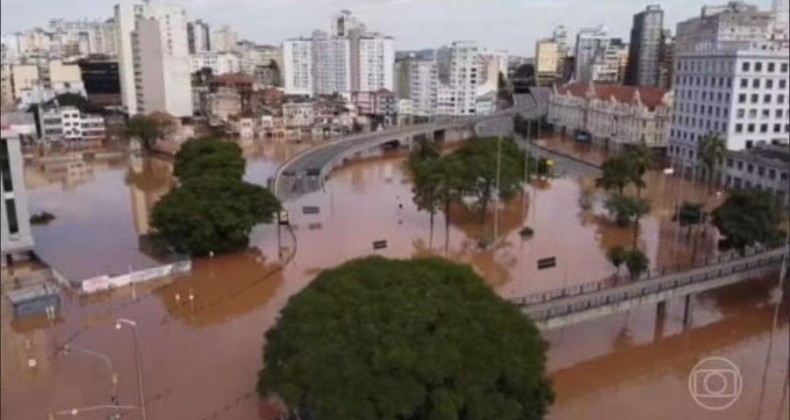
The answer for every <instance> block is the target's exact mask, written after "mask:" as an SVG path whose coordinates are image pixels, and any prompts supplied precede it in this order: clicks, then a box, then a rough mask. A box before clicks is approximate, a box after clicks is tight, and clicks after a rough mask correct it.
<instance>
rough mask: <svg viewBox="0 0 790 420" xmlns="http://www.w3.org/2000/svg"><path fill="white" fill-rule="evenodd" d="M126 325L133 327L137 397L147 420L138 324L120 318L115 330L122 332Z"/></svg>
mask: <svg viewBox="0 0 790 420" xmlns="http://www.w3.org/2000/svg"><path fill="white" fill-rule="evenodd" d="M124 324H126V325H128V326H130V327H132V338H133V339H134V355H135V359H136V365H137V396H138V399H139V400H140V414H141V416H142V418H143V420H146V413H145V395H144V393H143V368H142V361H141V360H140V343H139V342H138V341H137V323H136V322H135V321H132V320H130V319H126V318H118V319H116V320H115V329H116V330H120V329H121V328H123V325H124Z"/></svg>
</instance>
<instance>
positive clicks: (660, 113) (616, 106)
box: [549, 83, 673, 148]
mask: <svg viewBox="0 0 790 420" xmlns="http://www.w3.org/2000/svg"><path fill="white" fill-rule="evenodd" d="M672 101H673V95H672V93H671V92H668V91H666V90H664V89H657V88H647V87H637V86H620V85H604V84H601V85H596V84H593V83H589V84H587V83H570V84H566V85H564V86H561V87H557V86H555V87H554V92H553V93H552V95H551V98H550V100H549V122H551V123H552V124H553V125H554V127H555V130H559V131H564V132H565V133H567V134H573V133H579V132H580V133H586V134H589V135H590V136H591V138H592V140H593V141H594V142H596V143H600V144H603V145H606V146H611V147H614V148H620V147H622V146H623V145H626V144H639V143H644V144H647V145H648V146H650V147H654V148H665V147H667V130H668V128H669V124H670V122H671V119H672Z"/></svg>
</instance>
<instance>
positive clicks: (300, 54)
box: [283, 38, 313, 95]
mask: <svg viewBox="0 0 790 420" xmlns="http://www.w3.org/2000/svg"><path fill="white" fill-rule="evenodd" d="M283 86H284V87H285V93H286V94H288V95H312V94H313V41H312V39H309V38H297V39H289V40H286V41H285V42H283Z"/></svg>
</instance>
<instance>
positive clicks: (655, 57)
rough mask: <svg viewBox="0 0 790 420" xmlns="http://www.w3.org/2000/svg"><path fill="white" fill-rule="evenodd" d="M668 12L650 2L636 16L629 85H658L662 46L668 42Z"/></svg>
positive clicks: (630, 53) (628, 68)
mask: <svg viewBox="0 0 790 420" xmlns="http://www.w3.org/2000/svg"><path fill="white" fill-rule="evenodd" d="M663 38H664V11H663V10H661V6H659V5H650V6H647V8H646V9H645V10H644V11H643V12H640V13H637V14H635V15H634V24H633V27H632V28H631V44H630V46H629V52H628V66H627V67H626V71H625V84H626V85H630V86H649V87H657V86H658V85H659V80H660V62H661V49H662V48H663V45H664V39H663Z"/></svg>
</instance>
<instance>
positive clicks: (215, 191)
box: [152, 176, 280, 256]
mask: <svg viewBox="0 0 790 420" xmlns="http://www.w3.org/2000/svg"><path fill="white" fill-rule="evenodd" d="M279 209H280V203H279V202H278V201H277V198H275V197H274V195H272V194H271V193H270V192H269V190H267V189H265V188H263V187H260V186H258V185H253V184H249V183H246V182H241V181H238V180H234V179H232V178H228V177H213V176H205V177H201V178H194V179H189V180H187V181H186V182H185V183H183V184H182V185H180V186H179V187H177V188H176V189H174V190H172V191H171V192H170V193H168V194H167V195H166V196H165V197H163V198H162V199H161V200H159V201H158V202H157V203H156V205H155V206H154V210H153V213H152V225H153V226H154V228H156V235H157V236H158V237H159V238H161V239H163V240H164V241H165V242H166V243H167V244H168V245H169V246H170V247H172V248H173V250H175V251H176V252H179V253H187V254H190V255H194V256H204V255H207V254H209V253H211V252H214V253H223V252H230V251H236V250H240V249H244V248H246V247H247V245H248V243H249V234H250V232H251V231H252V228H253V227H255V225H257V224H259V223H269V222H271V221H272V217H273V215H274V213H275V212H276V211H277V210H279Z"/></svg>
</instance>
